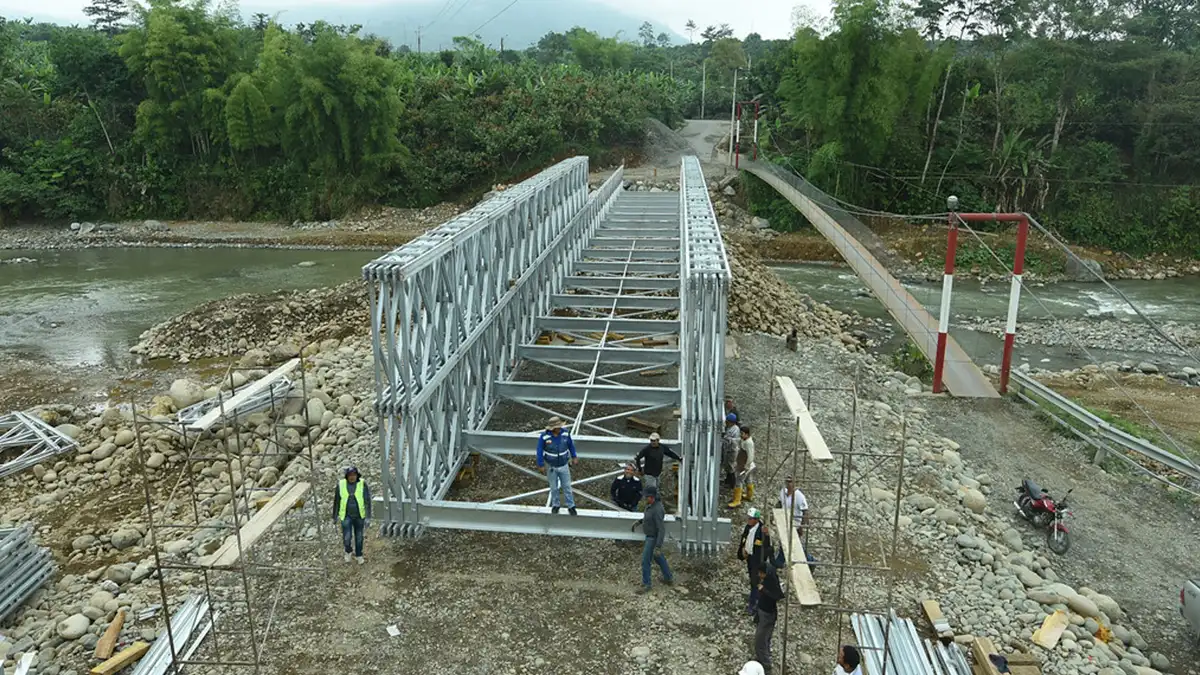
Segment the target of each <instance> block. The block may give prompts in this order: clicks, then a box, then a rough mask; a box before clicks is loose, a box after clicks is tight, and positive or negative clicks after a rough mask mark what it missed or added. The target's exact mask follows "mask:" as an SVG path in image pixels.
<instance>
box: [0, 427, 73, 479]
mask: <svg viewBox="0 0 1200 675" xmlns="http://www.w3.org/2000/svg"><path fill="white" fill-rule="evenodd" d="M75 447H76V443H75V441H74V440H73V439H72V438H71V437H70V436H67V435H66V434H64V433H63V432H61V431H59V430H58V429H55V428H54V427H52V426H50V425H49V424H46V423H45V422H43V421H42V420H40V419H38V418H37V417H34V416H32V415H27V414H25V413H23V412H12V413H9V414H7V415H5V416H3V417H0V460H2V459H3V457H4V456H5V455H7V454H8V453H9V452H11V451H13V450H23V451H22V452H21V454H19V455H17V456H16V457H15V458H13V459H10V460H8V461H3V462H0V478H4V477H6V476H10V475H12V474H15V473H19V472H21V471H24V470H25V469H28V468H30V467H32V466H35V465H37V464H41V463H42V462H45V461H46V460H48V459H51V458H52V457H55V456H56V455H61V454H62V453H64V452H69V451H71V450H74V449H75Z"/></svg>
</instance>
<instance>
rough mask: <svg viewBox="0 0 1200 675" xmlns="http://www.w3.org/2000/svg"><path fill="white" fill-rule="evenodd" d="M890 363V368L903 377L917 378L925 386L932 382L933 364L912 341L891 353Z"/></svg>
mask: <svg viewBox="0 0 1200 675" xmlns="http://www.w3.org/2000/svg"><path fill="white" fill-rule="evenodd" d="M891 362H892V368H894V369H895V370H898V371H900V372H902V373H904V374H905V375H908V376H910V377H915V378H918V379H920V380H921V381H922V382H924V383H926V384H929V383H930V382H932V381H933V364H931V363H929V359H927V358H925V355H924V354H922V353H921V350H920V348H918V347H917V344H916V343H915V342H913V341H912V340H909V341H908V342H906V343H905V344H904V346H903V347H900V348H899V349H897V350H896V351H895V352H893V353H892V356H891Z"/></svg>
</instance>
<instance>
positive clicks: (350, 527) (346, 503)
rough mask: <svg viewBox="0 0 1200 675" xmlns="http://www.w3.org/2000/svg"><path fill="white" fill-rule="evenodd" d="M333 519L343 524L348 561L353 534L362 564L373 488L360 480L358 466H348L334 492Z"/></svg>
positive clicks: (355, 548) (344, 544) (347, 560)
mask: <svg viewBox="0 0 1200 675" xmlns="http://www.w3.org/2000/svg"><path fill="white" fill-rule="evenodd" d="M333 519H334V522H335V523H337V524H339V525H341V526H342V548H343V549H345V552H346V555H345V559H346V562H350V543H351V536H352V535H353V541H354V558H355V559H357V560H358V564H359V565H361V564H363V563H365V562H366V560H365V559H363V533H364V532H365V531H366V529H367V524H368V523H369V522H370V520H371V490H370V489H369V488H368V487H367V483H366V481H363V480H359V475H358V468H357V467H353V466H348V467H346V470H345V471H344V472H343V473H342V479H341V480H340V481H338V485H337V489H336V490H334V493H333Z"/></svg>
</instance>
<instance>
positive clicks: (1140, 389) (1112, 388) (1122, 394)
mask: <svg viewBox="0 0 1200 675" xmlns="http://www.w3.org/2000/svg"><path fill="white" fill-rule="evenodd" d="M1116 377H1117V381H1118V382H1119V383H1120V386H1117V385H1116V384H1114V383H1112V382H1111V381H1107V380H1101V381H1097V382H1093V383H1091V384H1087V385H1081V384H1080V383H1079V382H1078V381H1076V380H1073V379H1070V378H1066V379H1062V378H1060V379H1051V380H1047V381H1046V383H1047V384H1049V385H1050V386H1051V387H1053V388H1054V389H1055V391H1058V392H1059V393H1061V394H1064V395H1065V396H1068V397H1070V398H1071V399H1072V400H1074V401H1077V402H1079V403H1080V404H1082V405H1084V406H1085V407H1088V408H1091V409H1093V410H1104V411H1107V412H1109V413H1112V414H1113V415H1114V416H1115V417H1117V418H1118V419H1120V420H1126V421H1128V422H1131V423H1133V424H1137V425H1138V426H1139V427H1144V428H1145V429H1144V431H1146V432H1148V435H1154V436H1156V438H1152V439H1150V440H1154V441H1155V442H1158V443H1159V444H1160V445H1161V446H1163V447H1171V444H1169V443H1167V442H1165V439H1162V438H1160V437H1157V436H1158V434H1157V433H1156V430H1154V429H1153V428H1152V425H1151V423H1150V422H1149V421H1148V420H1147V419H1146V415H1145V413H1143V412H1142V410H1143V409H1144V410H1146V411H1149V412H1150V414H1152V415H1153V416H1154V420H1155V421H1156V422H1158V424H1159V425H1161V426H1162V428H1163V429H1164V430H1165V431H1166V432H1167V433H1169V434H1171V437H1172V438H1173V439H1174V440H1175V441H1177V442H1178V443H1180V444H1181V445H1182V446H1184V449H1185V452H1189V453H1191V454H1192V459H1193V461H1200V457H1198V456H1200V389H1197V388H1195V387H1183V386H1180V385H1179V383H1177V382H1172V381H1169V380H1166V379H1151V378H1146V377H1126V376H1122V375H1117V376H1116Z"/></svg>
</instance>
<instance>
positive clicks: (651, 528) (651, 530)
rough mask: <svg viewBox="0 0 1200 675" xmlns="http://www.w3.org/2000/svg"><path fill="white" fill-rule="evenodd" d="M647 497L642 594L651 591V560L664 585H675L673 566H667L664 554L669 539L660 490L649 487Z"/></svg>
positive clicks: (643, 522)
mask: <svg viewBox="0 0 1200 675" xmlns="http://www.w3.org/2000/svg"><path fill="white" fill-rule="evenodd" d="M645 497H646V504H647V506H646V514H645V519H644V520H643V521H642V532H643V533H645V535H646V543H645V544H643V545H642V590H641V592H642V593H646V592H648V591H649V590H650V561H651V560H653V561H654V562H656V563H658V568H659V570H661V571H662V580H663V583H664V584H666V585H668V586H670V585H671V584H673V583H675V577H673V576H671V566H670V565H668V564H667V557H666V556H665V555H663V552H662V546H663V543H664V542H665V541H666V537H667V528H666V525H665V522H664V521H665V519H666V511H664V510H663V505H662V502H660V501H658V489H657V488H653V487H647V488H646V493H645Z"/></svg>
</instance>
